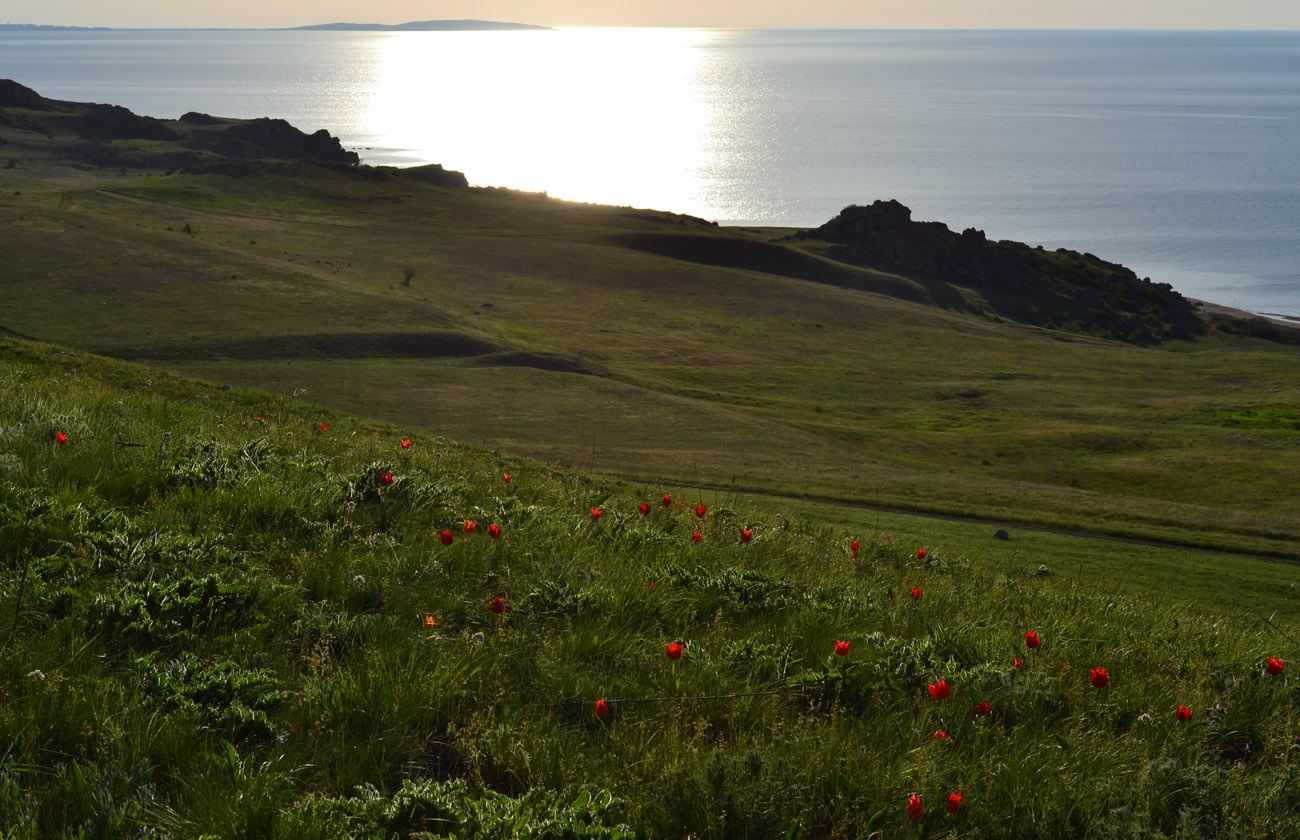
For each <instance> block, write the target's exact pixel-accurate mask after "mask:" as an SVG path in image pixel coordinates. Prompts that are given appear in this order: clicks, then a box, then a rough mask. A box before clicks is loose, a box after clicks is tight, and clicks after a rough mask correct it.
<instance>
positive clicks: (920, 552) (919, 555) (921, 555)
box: [916, 548, 925, 560]
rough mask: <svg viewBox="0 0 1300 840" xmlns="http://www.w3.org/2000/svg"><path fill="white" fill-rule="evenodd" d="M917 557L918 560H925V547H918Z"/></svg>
mask: <svg viewBox="0 0 1300 840" xmlns="http://www.w3.org/2000/svg"><path fill="white" fill-rule="evenodd" d="M916 559H917V560H924V559H925V549H924V548H918V549H917V550H916Z"/></svg>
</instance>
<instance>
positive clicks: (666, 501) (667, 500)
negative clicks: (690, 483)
mask: <svg viewBox="0 0 1300 840" xmlns="http://www.w3.org/2000/svg"><path fill="white" fill-rule="evenodd" d="M672 503H673V497H672V496H669V495H668V494H667V493H665V494H664V507H668V506H669V505H671V504H672Z"/></svg>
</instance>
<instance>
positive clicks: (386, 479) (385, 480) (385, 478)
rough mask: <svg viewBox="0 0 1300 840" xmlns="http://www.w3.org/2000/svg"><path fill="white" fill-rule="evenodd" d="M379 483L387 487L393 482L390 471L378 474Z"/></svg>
mask: <svg viewBox="0 0 1300 840" xmlns="http://www.w3.org/2000/svg"><path fill="white" fill-rule="evenodd" d="M379 483H380V484H382V485H384V486H385V487H387V486H388V485H390V484H392V483H393V474H392V473H390V472H386V473H380V474H379Z"/></svg>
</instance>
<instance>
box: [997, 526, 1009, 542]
mask: <svg viewBox="0 0 1300 840" xmlns="http://www.w3.org/2000/svg"><path fill="white" fill-rule="evenodd" d="M993 539H995V540H1009V539H1011V535H1010V534H1008V533H1007V532H1006V531H1003V530H1002V529H1001V528H999V529H998V530H997V531H995V532H994V534H993Z"/></svg>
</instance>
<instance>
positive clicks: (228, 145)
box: [196, 117, 361, 165]
mask: <svg viewBox="0 0 1300 840" xmlns="http://www.w3.org/2000/svg"><path fill="white" fill-rule="evenodd" d="M196 145H197V146H199V147H200V148H205V149H208V150H210V151H213V152H216V153H217V154H219V155H221V156H223V157H228V158H233V159H235V160H257V159H260V158H279V159H282V160H305V161H312V162H314V163H342V164H348V165H356V164H357V163H360V162H361V159H360V157H358V156H357V153H356V152H349V151H346V150H345V149H344V148H343V144H342V143H340V142H339V139H338V138H337V137H334V136H332V135H331V134H330V133H329V132H328V131H326V130H325V129H323V128H322V129H321V130H319V131H317V132H316V133H314V134H307V133H305V132H302V131H299V130H298V129H296V128H294V127H293V126H292V125H290V124H289V123H287V122H285V121H284V120H278V119H268V118H266V117H263V118H261V119H256V120H249V121H247V122H240V123H235V124H234V125H231V126H229V127H228V128H225V129H223V130H220V131H214V132H211V133H205V134H202V135H200V136H199V137H198V138H196Z"/></svg>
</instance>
